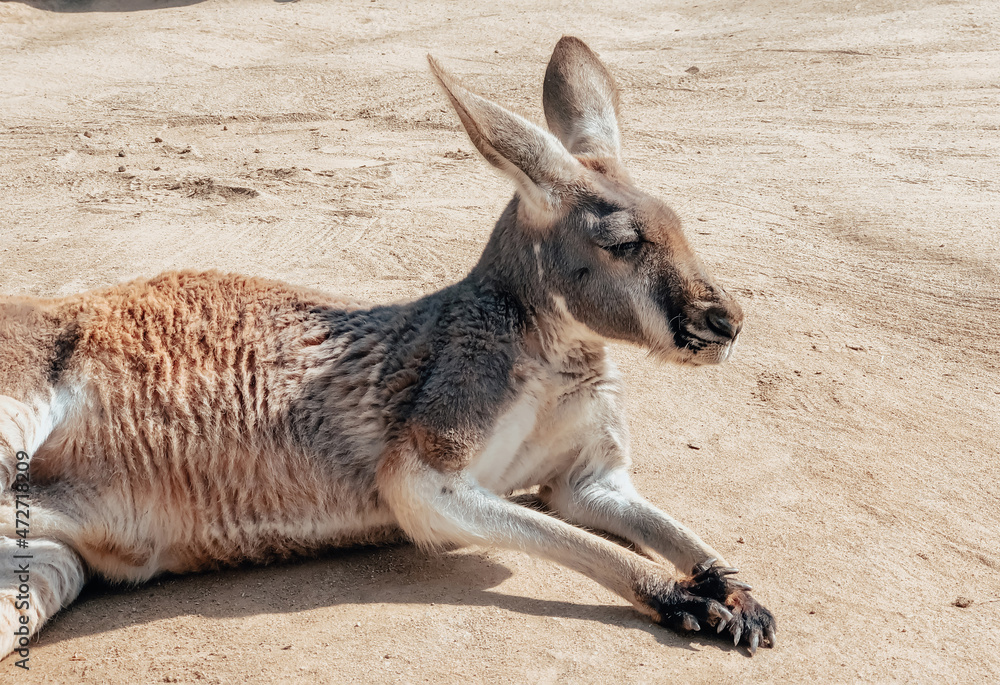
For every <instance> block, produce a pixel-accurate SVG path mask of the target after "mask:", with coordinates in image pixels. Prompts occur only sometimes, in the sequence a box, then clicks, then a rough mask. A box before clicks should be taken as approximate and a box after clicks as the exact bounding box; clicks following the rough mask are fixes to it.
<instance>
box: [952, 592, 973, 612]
mask: <svg viewBox="0 0 1000 685" xmlns="http://www.w3.org/2000/svg"><path fill="white" fill-rule="evenodd" d="M951 605H952V606H953V607H958V608H959V609H967V608H968V607H971V606H972V600H971V599H969V598H968V597H962V596H961V595H959V596H958V597H956V598H955V601H954V602H952V603H951Z"/></svg>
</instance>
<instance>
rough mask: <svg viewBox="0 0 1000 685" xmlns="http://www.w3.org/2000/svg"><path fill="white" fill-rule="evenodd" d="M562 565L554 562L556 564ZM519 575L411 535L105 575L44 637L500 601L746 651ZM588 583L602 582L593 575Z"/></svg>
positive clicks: (673, 641)
mask: <svg viewBox="0 0 1000 685" xmlns="http://www.w3.org/2000/svg"><path fill="white" fill-rule="evenodd" d="M609 539H612V540H614V541H615V542H620V541H618V540H615V539H614V538H610V537H609ZM557 568H558V567H556V566H554V565H553V570H554V571H555V570H556V569H557ZM512 575H513V574H512V573H511V571H510V570H509V569H508V568H507V567H505V566H503V565H502V564H500V563H497V562H496V561H493V560H492V559H489V558H488V557H487V556H485V555H484V554H483V553H479V552H475V551H470V550H462V551H452V552H426V551H423V550H420V549H418V548H417V547H415V546H414V545H411V544H408V543H403V542H401V543H398V544H393V545H383V546H378V547H356V548H350V549H335V550H331V551H330V552H329V553H327V554H325V555H321V556H319V557H310V558H307V559H296V560H290V561H282V562H276V563H273V564H270V565H267V566H247V567H242V568H235V569H228V570H223V571H221V572H211V573H203V574H195V575H183V576H174V575H165V576H160V577H159V578H156V579H154V580H152V581H150V582H149V583H146V584H144V585H137V586H133V585H126V586H121V585H110V584H107V583H105V582H103V581H95V582H91V583H89V584H88V585H87V586H86V587H85V588H84V590H83V592H82V593H81V594H80V598H79V600H78V601H76V602H74V603H73V604H72V605H71V606H70V607H69V608H68V609H66V610H65V611H63V612H61V613H60V614H59V616H57V617H56V618H55V619H53V621H52V622H51V623H50V624H48V625H47V626H46V627H45V628H43V629H42V631H41V633H40V635H39V636H38V642H37V643H36V644H38V645H47V644H54V643H59V642H61V641H63V640H68V639H73V638H78V637H82V636H87V635H98V634H101V633H107V632H113V631H117V630H122V629H125V628H128V627H130V626H135V625H140V624H145V623H151V622H154V621H160V620H164V619H170V618H176V617H180V616H204V617H207V618H240V617H250V616H255V615H258V614H275V613H297V612H302V611H309V610H312V609H316V608H319V607H332V606H337V605H352V604H353V605H361V604H373V603H385V604H428V605H429V604H438V605H455V606H481V607H498V608H500V609H503V610H505V611H509V612H511V613H513V614H523V615H526V616H543V617H558V618H570V619H580V620H585V621H594V622H597V623H603V624H605V625H608V626H616V627H620V628H624V629H627V630H642V631H644V632H646V633H648V634H650V635H652V636H653V637H654V638H656V640H657V641H658V642H659V643H660V644H661V645H664V646H666V647H676V648H681V649H689V650H692V651H694V650H697V649H698V648H705V647H713V648H715V649H718V650H720V651H739V652H741V653H745V652H746V650H745V649H742V648H737V647H734V646H733V645H732V642H731V640H726V639H722V637H721V636H717V635H716V634H715V631H712V630H708V631H702V632H696V633H687V634H678V633H675V632H673V631H671V630H668V629H666V628H663V627H660V626H657V625H655V624H654V623H652V622H651V621H649V619H647V618H646V617H644V616H642V615H641V614H639V613H638V612H636V610H635V609H634V608H633V607H631V606H626V605H625V604H621V605H602V604H582V603H576V602H570V601H555V600H548V599H537V598H531V597H523V596H518V595H508V594H504V593H502V592H495V591H492V588H495V587H496V586H498V585H500V584H501V583H503V582H504V581H505V580H507V579H508V578H510V577H511V576H512ZM580 581H581V582H584V583H587V582H592V581H589V580H587V579H585V578H583V577H581V578H580Z"/></svg>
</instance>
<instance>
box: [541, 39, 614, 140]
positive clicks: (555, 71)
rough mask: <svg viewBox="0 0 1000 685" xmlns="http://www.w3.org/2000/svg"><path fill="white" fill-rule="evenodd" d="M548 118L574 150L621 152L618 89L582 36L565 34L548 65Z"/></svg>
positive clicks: (544, 101) (545, 99)
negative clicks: (576, 36) (581, 38)
mask: <svg viewBox="0 0 1000 685" xmlns="http://www.w3.org/2000/svg"><path fill="white" fill-rule="evenodd" d="M542 104H543V105H544V107H545V120H546V121H547V122H548V124H549V129H550V130H551V131H552V132H553V133H555V134H556V135H557V136H558V137H559V140H561V141H562V142H563V145H565V146H566V149H568V150H569V151H570V152H572V153H573V154H574V155H586V156H590V157H613V158H616V159H617V158H618V157H619V154H620V152H621V139H620V137H619V135H618V89H617V88H616V87H615V81H614V79H613V78H611V74H610V73H609V72H608V70H607V68H606V67H605V66H604V65H603V64H602V63H601V60H599V59H598V58H597V55H595V54H594V53H593V51H592V50H591V49H590V48H588V47H587V45H586V44H585V43H584V42H583V41H582V40H580V39H579V38H574V37H572V36H563V37H562V38H561V39H560V40H559V42H558V43H556V49H555V50H554V51H553V52H552V59H550V60H549V66H548V68H547V69H546V70H545V86H544V88H543V90H542Z"/></svg>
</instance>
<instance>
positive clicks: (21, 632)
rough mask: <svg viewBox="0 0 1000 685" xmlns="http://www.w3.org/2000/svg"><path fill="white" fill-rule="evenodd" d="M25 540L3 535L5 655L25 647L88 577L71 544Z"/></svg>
mask: <svg viewBox="0 0 1000 685" xmlns="http://www.w3.org/2000/svg"><path fill="white" fill-rule="evenodd" d="M22 540H23V538H17V537H14V538H10V537H6V536H2V537H0V658H3V657H5V656H7V655H8V654H10V653H11V652H13V651H15V650H24V649H26V648H27V647H28V644H29V641H30V639H31V638H32V637H33V636H35V635H36V634H37V633H38V630H39V628H41V627H42V625H43V624H44V623H45V622H46V621H47V620H48V619H49V618H51V617H52V616H53V615H54V614H55V613H56V612H58V611H59V610H60V609H61V608H62V607H64V606H66V605H67V604H69V603H70V602H72V601H73V600H74V599H76V597H77V595H79V594H80V590H81V589H82V588H83V584H84V582H85V581H86V573H85V570H84V566H83V561H82V560H81V559H80V557H79V555H77V553H76V552H74V551H73V550H72V549H70V548H69V547H68V546H67V545H65V544H63V543H61V542H57V541H56V540H50V539H28V540H27V541H25V542H23V544H19V543H22ZM19 654H20V655H21V656H27V652H19Z"/></svg>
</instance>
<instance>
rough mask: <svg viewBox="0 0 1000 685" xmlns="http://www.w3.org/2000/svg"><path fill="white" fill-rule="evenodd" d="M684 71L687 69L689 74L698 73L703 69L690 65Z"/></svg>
mask: <svg viewBox="0 0 1000 685" xmlns="http://www.w3.org/2000/svg"><path fill="white" fill-rule="evenodd" d="M684 71H686V72H687V73H689V74H697V73H698V72H699V71H701V69H699V68H698V67H688V68H687V69H685V70H684Z"/></svg>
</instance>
